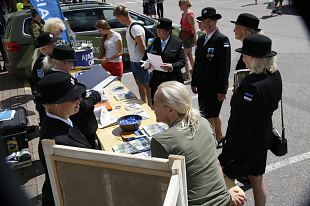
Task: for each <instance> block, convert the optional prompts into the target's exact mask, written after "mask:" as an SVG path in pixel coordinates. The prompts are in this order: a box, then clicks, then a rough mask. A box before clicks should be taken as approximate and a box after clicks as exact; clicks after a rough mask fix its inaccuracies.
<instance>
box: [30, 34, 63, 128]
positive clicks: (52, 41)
mask: <svg viewBox="0 0 310 206" xmlns="http://www.w3.org/2000/svg"><path fill="white" fill-rule="evenodd" d="M56 42H57V39H56V38H54V36H53V35H52V34H51V33H47V32H43V33H41V34H40V35H39V36H38V38H37V46H38V48H37V49H36V50H35V51H34V56H33V59H34V60H35V59H36V60H35V62H34V64H33V67H32V72H31V89H32V95H33V97H34V101H35V103H36V110H37V111H38V112H39V117H40V122H42V120H43V118H44V117H45V109H44V107H43V105H42V104H41V103H40V98H39V94H38V91H37V87H38V82H39V80H41V79H42V78H43V77H45V76H46V75H47V74H48V72H49V70H48V69H47V68H45V67H44V66H43V60H44V58H45V57H46V56H48V55H51V54H52V51H53V48H54V47H55V46H56Z"/></svg>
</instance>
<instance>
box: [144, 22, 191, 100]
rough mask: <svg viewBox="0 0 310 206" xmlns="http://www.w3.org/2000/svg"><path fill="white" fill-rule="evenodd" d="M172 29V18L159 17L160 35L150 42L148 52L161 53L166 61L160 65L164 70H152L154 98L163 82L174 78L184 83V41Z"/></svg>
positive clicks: (151, 81)
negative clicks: (173, 34) (175, 35)
mask: <svg viewBox="0 0 310 206" xmlns="http://www.w3.org/2000/svg"><path fill="white" fill-rule="evenodd" d="M172 29H173V27H172V21H171V20H170V19H167V18H162V19H159V24H158V25H157V26H156V32H157V36H158V37H157V38H155V40H154V39H153V43H149V44H148V52H149V53H152V54H155V55H160V56H161V58H162V60H163V62H164V63H163V64H162V65H161V66H160V68H161V69H162V70H163V71H159V70H156V69H155V70H153V71H152V78H151V80H150V87H151V96H152V100H153V98H154V94H155V92H156V90H157V88H158V86H159V85H160V84H161V83H163V82H166V81H173V80H175V81H178V82H181V83H183V75H182V72H181V69H182V68H183V67H184V65H185V56H184V48H183V46H182V41H181V40H180V39H177V38H175V37H174V36H172V35H171V30H172ZM149 42H150V41H149Z"/></svg>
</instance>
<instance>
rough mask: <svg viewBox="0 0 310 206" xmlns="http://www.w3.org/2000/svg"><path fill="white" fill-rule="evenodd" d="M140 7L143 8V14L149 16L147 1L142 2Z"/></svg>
mask: <svg viewBox="0 0 310 206" xmlns="http://www.w3.org/2000/svg"><path fill="white" fill-rule="evenodd" d="M142 7H143V14H144V15H146V16H148V15H149V0H143V2H142Z"/></svg>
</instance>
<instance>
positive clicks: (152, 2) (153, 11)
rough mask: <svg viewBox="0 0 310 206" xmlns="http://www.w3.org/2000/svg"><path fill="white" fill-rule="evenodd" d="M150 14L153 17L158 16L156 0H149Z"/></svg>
mask: <svg viewBox="0 0 310 206" xmlns="http://www.w3.org/2000/svg"><path fill="white" fill-rule="evenodd" d="M148 6H149V10H148V15H149V16H150V17H151V18H156V0H148Z"/></svg>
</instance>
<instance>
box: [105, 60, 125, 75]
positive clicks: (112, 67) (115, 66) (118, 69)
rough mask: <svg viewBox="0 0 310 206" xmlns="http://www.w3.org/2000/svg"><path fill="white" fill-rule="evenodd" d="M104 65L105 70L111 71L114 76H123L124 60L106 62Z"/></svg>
mask: <svg viewBox="0 0 310 206" xmlns="http://www.w3.org/2000/svg"><path fill="white" fill-rule="evenodd" d="M103 67H104V69H105V70H107V71H108V72H110V73H111V74H112V75H113V76H118V77H122V76H123V70H124V66H123V62H122V61H119V62H106V63H105V64H103Z"/></svg>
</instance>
